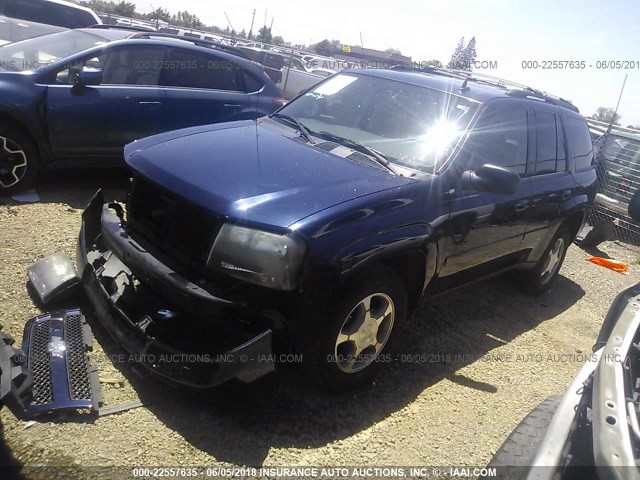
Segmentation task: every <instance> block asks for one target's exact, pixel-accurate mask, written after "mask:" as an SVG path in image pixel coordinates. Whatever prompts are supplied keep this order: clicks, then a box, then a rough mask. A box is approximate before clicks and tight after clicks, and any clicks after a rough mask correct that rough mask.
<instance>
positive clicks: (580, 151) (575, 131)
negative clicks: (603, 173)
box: [566, 115, 593, 171]
mask: <svg viewBox="0 0 640 480" xmlns="http://www.w3.org/2000/svg"><path fill="white" fill-rule="evenodd" d="M566 128H567V138H568V139H569V141H570V142H571V145H572V146H573V156H574V159H573V160H574V165H575V169H576V170H577V171H580V170H587V169H589V168H591V166H592V164H593V144H592V143H591V135H590V134H589V128H588V127H587V121H586V120H585V119H584V118H582V117H579V116H577V115H571V116H568V118H567V125H566Z"/></svg>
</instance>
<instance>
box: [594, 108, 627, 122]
mask: <svg viewBox="0 0 640 480" xmlns="http://www.w3.org/2000/svg"><path fill="white" fill-rule="evenodd" d="M591 118H593V119H594V120H598V121H600V122H606V123H610V122H611V120H613V124H614V125H620V115H618V114H617V113H616V111H615V109H613V108H610V107H598V109H597V110H596V113H594V114H593V115H591Z"/></svg>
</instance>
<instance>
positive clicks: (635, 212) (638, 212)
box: [628, 188, 640, 223]
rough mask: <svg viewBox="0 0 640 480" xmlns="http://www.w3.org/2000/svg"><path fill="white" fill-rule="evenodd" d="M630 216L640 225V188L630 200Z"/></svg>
mask: <svg viewBox="0 0 640 480" xmlns="http://www.w3.org/2000/svg"><path fill="white" fill-rule="evenodd" d="M628 211H629V216H630V217H631V218H632V219H633V221H634V222H637V223H640V188H639V189H638V190H636V193H634V194H633V197H631V200H629V207H628Z"/></svg>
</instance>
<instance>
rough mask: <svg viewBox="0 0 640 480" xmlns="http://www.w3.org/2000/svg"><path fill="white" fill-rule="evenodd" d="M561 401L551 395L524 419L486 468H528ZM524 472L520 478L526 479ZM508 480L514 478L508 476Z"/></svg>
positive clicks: (558, 397) (556, 396)
mask: <svg viewBox="0 0 640 480" xmlns="http://www.w3.org/2000/svg"><path fill="white" fill-rule="evenodd" d="M561 400H562V397H561V396H560V395H553V396H551V397H549V398H547V399H546V400H544V401H543V402H542V403H540V404H539V405H538V406H537V407H536V408H534V409H533V410H532V411H531V412H530V413H529V414H528V415H527V416H526V417H524V419H522V421H521V422H520V423H519V424H518V426H517V427H516V428H515V429H514V430H513V431H512V432H511V433H510V434H509V436H508V437H507V439H506V440H505V441H504V443H503V444H502V445H501V446H500V448H499V449H498V451H497V452H496V454H495V455H494V456H493V458H492V459H491V461H490V462H489V465H488V467H506V466H515V467H528V466H529V465H531V462H532V461H533V459H534V457H535V455H536V452H537V451H538V447H539V446H540V443H542V440H543V438H544V436H545V435H546V433H547V430H548V429H549V424H550V423H551V419H552V418H553V415H554V414H555V413H556V410H557V409H558V405H560V401H561ZM525 470H526V469H523V470H522V477H521V478H525V477H526V471H525ZM498 478H499V477H498ZM509 478H515V477H511V476H510V477H509Z"/></svg>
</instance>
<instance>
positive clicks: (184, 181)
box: [124, 120, 415, 227]
mask: <svg viewBox="0 0 640 480" xmlns="http://www.w3.org/2000/svg"><path fill="white" fill-rule="evenodd" d="M296 137H297V133H296V132H295V131H294V130H293V129H291V128H288V127H284V126H282V125H280V124H279V123H278V122H275V121H273V120H263V121H258V122H256V121H241V122H230V123H223V124H216V125H207V126H203V127H194V128H188V129H183V130H178V131H175V132H168V133H164V134H160V135H155V136H152V137H148V138H144V139H142V140H138V141H136V142H133V143H131V144H129V145H127V146H126V147H125V152H124V153H125V160H126V162H127V163H128V164H129V165H130V166H131V168H133V169H134V170H135V171H137V172H138V173H140V174H141V175H143V176H145V177H147V178H148V179H150V180H152V181H154V182H155V183H157V184H159V185H161V186H163V187H165V188H167V189H169V190H171V191H173V192H175V193H176V194H178V195H180V196H181V197H183V198H186V199H188V200H189V201H191V202H193V203H195V204H197V205H200V206H202V207H204V208H205V209H207V210H209V211H211V212H212V213H214V214H216V215H219V216H223V217H227V218H231V219H244V220H247V221H249V222H255V223H260V224H264V225H273V226H278V227H287V226H289V225H291V224H293V223H295V222H296V221H298V220H301V219H303V218H305V217H307V216H309V215H311V214H314V213H317V212H319V211H321V210H324V209H326V208H329V207H332V206H334V205H337V204H339V203H342V202H346V201H349V200H352V199H355V198H358V197H361V196H363V195H368V194H371V193H375V192H379V191H382V190H386V189H390V188H395V187H399V186H401V185H405V184H408V183H412V182H414V181H415V180H414V179H409V178H405V177H401V176H397V175H393V174H391V173H389V172H387V171H385V170H381V169H378V168H373V167H370V166H366V165H362V164H359V163H356V162H354V161H352V160H348V159H346V158H343V157H340V156H337V155H334V154H332V153H328V152H326V151H324V150H322V149H320V148H317V147H314V146H311V145H309V144H307V143H304V142H300V141H299V140H298V139H297V138H296Z"/></svg>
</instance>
